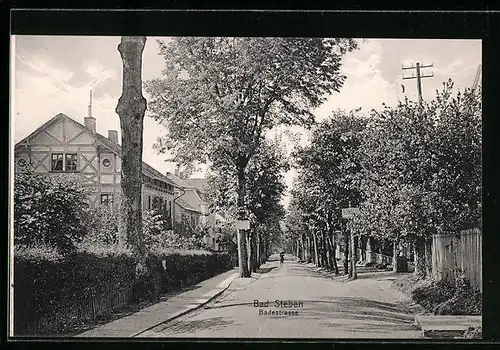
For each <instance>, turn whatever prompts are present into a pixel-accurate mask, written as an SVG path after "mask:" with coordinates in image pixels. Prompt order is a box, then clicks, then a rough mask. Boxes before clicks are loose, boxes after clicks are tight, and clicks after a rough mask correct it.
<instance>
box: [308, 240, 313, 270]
mask: <svg viewBox="0 0 500 350" xmlns="http://www.w3.org/2000/svg"><path fill="white" fill-rule="evenodd" d="M312 253H313V252H312V245H311V236H310V235H307V262H308V263H311V262H312V255H313V254H312Z"/></svg>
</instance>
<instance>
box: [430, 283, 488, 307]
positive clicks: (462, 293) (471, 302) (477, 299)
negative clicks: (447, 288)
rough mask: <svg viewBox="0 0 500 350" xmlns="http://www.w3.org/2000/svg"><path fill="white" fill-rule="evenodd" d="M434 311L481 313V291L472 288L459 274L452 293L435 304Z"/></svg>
mask: <svg viewBox="0 0 500 350" xmlns="http://www.w3.org/2000/svg"><path fill="white" fill-rule="evenodd" d="M434 313H435V314H437V315H481V313H482V296H481V293H479V291H477V290H474V289H473V288H472V286H471V285H470V283H469V281H468V280H467V279H466V278H465V277H463V276H460V277H459V278H457V280H456V289H455V292H454V295H453V296H452V297H451V298H450V299H448V300H446V301H444V302H442V303H441V304H439V305H437V306H436V308H435V310H434Z"/></svg>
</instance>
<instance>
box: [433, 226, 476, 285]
mask: <svg viewBox="0 0 500 350" xmlns="http://www.w3.org/2000/svg"><path fill="white" fill-rule="evenodd" d="M482 267H483V264H482V233H481V230H480V229H469V230H464V231H461V232H460V234H459V235H455V234H453V233H444V234H435V235H434V236H433V239H432V272H433V277H434V278H435V279H437V280H441V279H448V280H450V281H454V280H455V278H456V277H458V276H460V275H465V277H466V278H467V279H468V280H469V282H470V283H471V285H472V286H473V287H475V288H478V289H479V290H480V291H481V292H482V291H483V275H482Z"/></svg>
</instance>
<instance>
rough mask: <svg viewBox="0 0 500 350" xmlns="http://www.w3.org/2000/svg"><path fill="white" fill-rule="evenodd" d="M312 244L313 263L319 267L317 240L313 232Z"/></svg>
mask: <svg viewBox="0 0 500 350" xmlns="http://www.w3.org/2000/svg"><path fill="white" fill-rule="evenodd" d="M313 242H314V263H315V264H316V266H318V267H319V266H321V265H320V264H321V263H320V261H319V256H318V240H317V237H316V233H314V232H313Z"/></svg>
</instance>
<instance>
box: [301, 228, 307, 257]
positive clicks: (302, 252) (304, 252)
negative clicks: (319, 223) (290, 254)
mask: <svg viewBox="0 0 500 350" xmlns="http://www.w3.org/2000/svg"><path fill="white" fill-rule="evenodd" d="M300 251H301V253H300V261H307V250H306V246H305V243H304V234H301V235H300Z"/></svg>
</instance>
